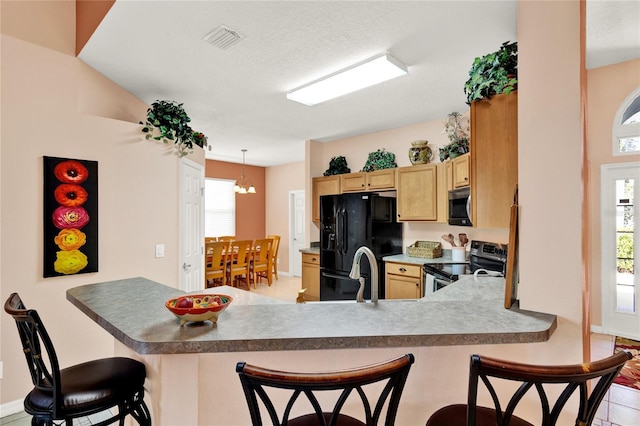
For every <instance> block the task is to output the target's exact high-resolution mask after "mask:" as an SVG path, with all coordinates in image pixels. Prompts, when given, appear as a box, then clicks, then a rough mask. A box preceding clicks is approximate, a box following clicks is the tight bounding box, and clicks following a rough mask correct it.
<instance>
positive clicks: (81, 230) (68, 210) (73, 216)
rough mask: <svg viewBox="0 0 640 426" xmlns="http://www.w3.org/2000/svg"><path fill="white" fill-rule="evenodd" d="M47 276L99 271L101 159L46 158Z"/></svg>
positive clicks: (44, 193)
mask: <svg viewBox="0 0 640 426" xmlns="http://www.w3.org/2000/svg"><path fill="white" fill-rule="evenodd" d="M43 164H44V175H43V176H44V191H43V197H44V203H43V205H44V212H43V213H44V214H43V219H44V253H43V254H44V256H43V257H44V265H43V266H44V267H43V277H44V278H49V277H57V276H64V275H74V274H83V273H88V272H98V162H97V161H88V160H75V159H70V158H58V157H46V156H45V157H43Z"/></svg>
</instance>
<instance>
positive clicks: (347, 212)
mask: <svg viewBox="0 0 640 426" xmlns="http://www.w3.org/2000/svg"><path fill="white" fill-rule="evenodd" d="M320 223H321V225H320V300H355V299H356V293H357V292H358V288H359V287H360V283H359V282H358V280H354V279H351V278H349V272H350V271H351V266H352V264H353V257H354V255H355V253H356V250H358V249H359V248H360V247H362V246H366V247H368V248H370V249H371V250H372V251H373V253H374V255H375V257H376V260H377V263H378V282H377V283H374V285H377V286H378V297H379V298H380V299H383V298H384V262H383V261H382V257H383V256H388V255H392V254H401V253H402V223H398V222H397V221H396V198H395V192H386V193H385V192H382V193H376V192H366V193H354V194H341V195H325V196H322V197H320ZM360 272H361V276H363V277H364V278H365V291H364V297H365V299H367V300H370V299H371V285H372V283H371V265H370V264H369V261H368V259H367V257H366V255H362V257H361V259H360Z"/></svg>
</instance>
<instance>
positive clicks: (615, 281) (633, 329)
mask: <svg viewBox="0 0 640 426" xmlns="http://www.w3.org/2000/svg"><path fill="white" fill-rule="evenodd" d="M639 194H640V163H622V164H605V165H603V166H602V170H601V198H602V201H601V203H602V221H601V222H602V228H601V229H602V230H601V232H602V236H601V238H602V256H601V257H602V330H603V332H604V333H606V334H611V335H616V336H623V337H627V338H631V339H635V340H640V313H639V312H638V310H639V309H640V291H638V275H637V274H636V272H637V271H636V270H635V265H637V264H638V259H639V258H640V254H639V253H638V250H637V247H638V239H637V238H635V237H637V236H639V234H638V219H639V218H640V216H639V215H638V213H639V212H640V208H639V207H638V203H637V202H636V201H635V200H640V197H639Z"/></svg>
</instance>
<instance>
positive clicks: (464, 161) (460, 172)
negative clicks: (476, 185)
mask: <svg viewBox="0 0 640 426" xmlns="http://www.w3.org/2000/svg"><path fill="white" fill-rule="evenodd" d="M451 163H452V168H453V171H452V175H453V187H454V188H462V187H463V186H469V183H470V182H469V154H464V155H461V156H459V157H456V158H454V159H453V160H451Z"/></svg>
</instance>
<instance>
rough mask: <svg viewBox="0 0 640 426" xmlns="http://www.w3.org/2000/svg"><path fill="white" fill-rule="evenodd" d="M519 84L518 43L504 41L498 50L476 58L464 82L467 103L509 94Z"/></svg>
mask: <svg viewBox="0 0 640 426" xmlns="http://www.w3.org/2000/svg"><path fill="white" fill-rule="evenodd" d="M517 84H518V43H517V42H513V43H511V42H508V41H506V42H504V43H502V45H501V46H500V49H498V50H497V51H496V52H493V53H489V54H487V55H485V56H482V57H479V58H476V59H475V60H474V61H473V64H472V66H471V69H470V70H469V79H468V80H467V81H466V82H465V84H464V93H465V95H466V96H467V104H468V105H471V102H473V101H478V100H483V99H489V98H491V97H492V96H493V95H499V94H501V93H504V94H509V93H511V92H512V91H514V90H516V87H517Z"/></svg>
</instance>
